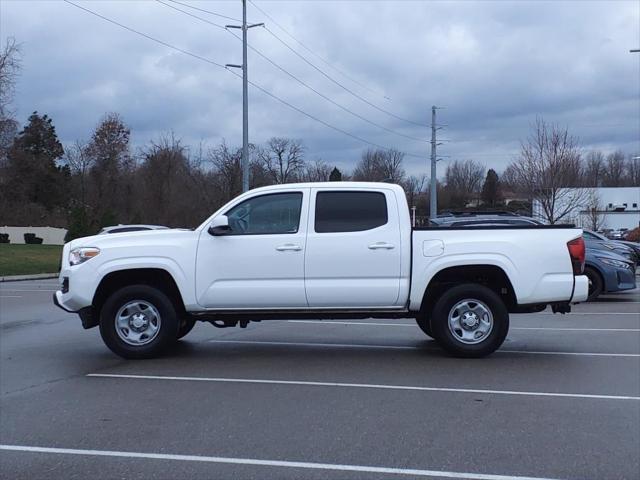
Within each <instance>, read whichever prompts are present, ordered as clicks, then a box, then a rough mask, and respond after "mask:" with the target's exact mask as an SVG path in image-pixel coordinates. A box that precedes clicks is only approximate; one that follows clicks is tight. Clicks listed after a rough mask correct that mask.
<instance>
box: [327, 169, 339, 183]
mask: <svg viewBox="0 0 640 480" xmlns="http://www.w3.org/2000/svg"><path fill="white" fill-rule="evenodd" d="M329 181H330V182H341V181H342V172H341V171H340V170H338V167H333V170H331V174H330V175H329Z"/></svg>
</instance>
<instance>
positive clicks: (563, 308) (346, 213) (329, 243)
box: [54, 182, 588, 358]
mask: <svg viewBox="0 0 640 480" xmlns="http://www.w3.org/2000/svg"><path fill="white" fill-rule="evenodd" d="M584 260H585V248H584V241H583V239H582V231H581V230H580V229H576V228H573V226H562V225H560V226H558V225H551V226H541V225H512V226H486V227H483V226H479V227H476V228H473V229H469V228H456V227H426V228H416V229H412V227H411V221H410V217H409V209H408V206H407V201H406V197H405V193H404V191H403V190H402V188H401V187H399V186H398V185H392V184H387V183H361V182H327V183H301V184H285V185H275V186H269V187H263V188H257V189H254V190H250V191H248V192H246V193H244V194H242V195H240V196H238V197H237V198H236V199H234V200H232V201H230V202H229V203H228V204H227V205H225V206H223V207H222V208H220V209H219V210H218V211H217V212H215V213H214V214H213V215H212V216H211V217H210V218H208V219H207V220H206V221H205V222H204V223H202V225H200V226H199V227H198V228H196V229H194V230H154V231H141V232H130V233H121V234H118V235H96V236H92V237H85V238H79V239H76V240H73V241H72V242H70V243H67V244H66V245H65V246H64V249H63V254H62V267H61V272H60V281H61V285H62V287H61V289H60V290H58V291H57V292H55V294H54V303H55V304H56V305H58V306H59V307H61V308H63V309H64V310H67V311H69V312H77V313H79V315H80V318H81V320H82V325H83V326H84V328H91V327H95V326H99V327H100V333H101V336H102V339H103V340H104V342H105V343H106V345H107V346H108V347H109V348H110V349H111V350H112V351H113V352H115V353H116V354H118V355H120V356H122V357H125V358H149V357H154V356H156V355H159V354H161V353H162V352H163V351H164V350H165V349H166V348H167V347H168V346H170V345H171V344H172V343H174V342H175V341H176V340H177V339H179V338H181V337H183V336H184V335H186V334H187V333H188V332H189V331H190V330H191V328H193V325H194V323H195V322H196V321H198V320H201V321H206V322H210V323H212V324H213V325H215V326H217V327H232V326H240V327H244V326H246V325H247V324H248V322H250V321H262V320H269V319H286V318H316V319H318V318H319V319H329V318H369V317H374V318H375V317H380V318H415V319H416V321H417V324H418V326H419V327H420V328H421V329H422V331H423V332H424V333H426V334H427V335H429V336H431V337H433V338H434V339H435V340H436V341H437V342H438V343H439V344H440V345H441V346H442V347H443V348H444V349H445V350H446V351H448V352H449V353H451V354H454V355H457V356H464V357H480V356H484V355H487V354H490V353H492V352H493V351H495V350H496V349H497V348H499V347H500V345H501V344H502V342H503V341H504V339H505V337H506V335H507V332H508V329H509V313H526V312H536V311H541V310H543V309H544V308H545V307H546V306H547V305H551V306H552V309H553V311H554V312H561V313H564V312H567V311H569V310H570V304H571V303H577V302H582V301H584V300H586V298H587V295H588V279H587V277H586V276H584V275H583V268H584Z"/></svg>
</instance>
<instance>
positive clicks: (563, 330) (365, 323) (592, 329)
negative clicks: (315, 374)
mask: <svg viewBox="0 0 640 480" xmlns="http://www.w3.org/2000/svg"><path fill="white" fill-rule="evenodd" d="M285 322H291V323H312V324H319V325H322V324H324V325H331V324H336V325H365V326H366V325H369V326H376V327H412V328H417V327H418V325H417V324H415V323H380V322H348V321H335V320H285ZM509 330H551V331H561V332H640V328H569V327H567V328H565V327H509Z"/></svg>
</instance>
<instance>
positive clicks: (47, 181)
mask: <svg viewBox="0 0 640 480" xmlns="http://www.w3.org/2000/svg"><path fill="white" fill-rule="evenodd" d="M63 154H64V150H63V148H62V144H61V143H60V141H59V140H58V135H57V134H56V129H55V127H54V126H53V122H52V120H51V119H50V118H49V117H48V116H47V115H42V116H40V115H38V112H33V113H32V114H31V116H30V117H29V121H28V123H27V125H26V126H25V127H24V129H23V130H22V131H21V132H20V133H19V134H18V135H17V136H16V138H15V139H14V141H13V145H12V146H11V149H10V150H9V155H8V162H7V167H8V176H9V179H10V188H11V190H12V191H11V195H12V197H13V199H14V200H15V201H22V202H30V203H36V204H39V205H41V206H43V207H45V208H46V209H47V210H52V209H53V208H55V207H60V206H64V205H65V204H66V200H67V188H66V186H67V185H66V184H67V182H68V180H69V171H68V169H65V168H64V167H59V166H58V165H57V161H58V160H59V159H60V158H61V157H62V156H63Z"/></svg>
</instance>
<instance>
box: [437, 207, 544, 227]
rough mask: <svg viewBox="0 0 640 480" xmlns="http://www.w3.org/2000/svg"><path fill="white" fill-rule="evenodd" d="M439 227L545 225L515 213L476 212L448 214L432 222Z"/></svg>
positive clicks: (439, 216)
mask: <svg viewBox="0 0 640 480" xmlns="http://www.w3.org/2000/svg"><path fill="white" fill-rule="evenodd" d="M430 222H431V224H432V225H433V226H439V227H473V226H476V225H484V226H490V225H496V226H497V225H543V223H542V222H539V221H538V220H535V219H533V218H531V217H524V216H522V215H518V214H516V213H513V212H501V211H475V212H446V213H442V214H440V215H438V216H437V217H436V218H435V219H433V220H431V221H430Z"/></svg>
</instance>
